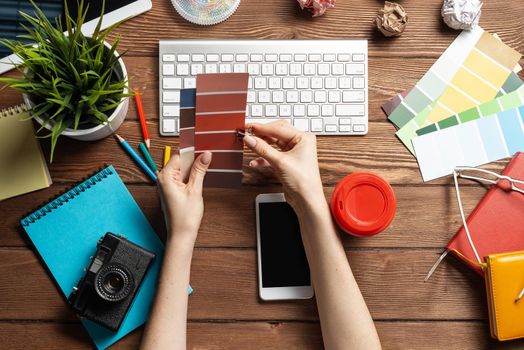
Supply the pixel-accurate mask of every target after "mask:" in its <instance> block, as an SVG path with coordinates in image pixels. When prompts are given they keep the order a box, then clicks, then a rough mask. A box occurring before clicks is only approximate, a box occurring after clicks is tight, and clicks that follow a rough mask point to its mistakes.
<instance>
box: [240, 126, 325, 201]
mask: <svg viewBox="0 0 524 350" xmlns="http://www.w3.org/2000/svg"><path fill="white" fill-rule="evenodd" d="M246 129H248V130H251V131H252V133H253V134H254V135H256V136H250V135H246V136H245V137H244V143H245V144H246V145H247V146H248V147H249V148H250V149H251V150H252V151H253V152H255V153H256V154H257V155H258V156H259V158H257V159H255V160H252V161H251V162H250V163H249V166H250V167H253V168H257V169H259V170H263V169H264V168H268V167H269V168H271V169H272V170H273V171H274V173H275V175H276V176H277V178H278V179H279V180H280V181H281V182H282V185H283V186H284V193H285V196H286V199H287V201H288V202H289V203H290V204H291V205H292V206H293V207H294V208H295V210H297V209H298V208H297V206H300V204H302V203H303V202H304V201H305V202H309V201H313V202H316V201H318V200H320V199H321V200H323V201H325V197H324V192H323V189H322V181H321V179H320V172H319V169H318V160H317V142H316V137H315V135H313V134H311V133H305V132H301V131H299V130H297V129H295V128H294V127H293V126H291V124H289V123H288V122H286V121H284V120H281V121H276V122H272V123H269V124H248V125H246ZM272 144H275V145H277V146H278V147H279V148H280V150H277V149H275V148H274V147H272V146H271V145H272Z"/></svg>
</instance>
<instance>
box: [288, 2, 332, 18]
mask: <svg viewBox="0 0 524 350" xmlns="http://www.w3.org/2000/svg"><path fill="white" fill-rule="evenodd" d="M297 1H298V3H299V5H300V8H302V10H303V9H309V10H310V11H311V12H313V17H318V16H322V15H323V14H324V12H326V10H327V9H328V8H331V7H335V0H297Z"/></svg>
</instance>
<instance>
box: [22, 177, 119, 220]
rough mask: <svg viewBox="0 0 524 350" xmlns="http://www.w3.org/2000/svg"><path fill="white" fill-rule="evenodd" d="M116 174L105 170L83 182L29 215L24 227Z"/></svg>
mask: <svg viewBox="0 0 524 350" xmlns="http://www.w3.org/2000/svg"><path fill="white" fill-rule="evenodd" d="M114 173H115V170H114V169H113V167H108V168H105V169H103V170H102V171H100V172H99V173H97V174H95V175H93V176H92V177H90V178H89V179H87V180H85V181H84V182H82V183H81V184H80V185H77V186H75V187H73V188H72V189H70V190H69V191H67V192H66V193H64V194H63V195H61V196H59V197H58V198H56V199H54V200H52V201H51V202H49V203H48V204H47V205H45V206H43V207H42V208H40V209H38V210H35V211H34V212H33V213H32V214H29V215H28V216H27V217H25V218H24V219H22V221H21V223H22V226H24V227H27V226H29V225H31V224H33V223H34V222H35V221H37V220H40V219H41V218H42V217H44V216H46V215H47V214H49V213H51V212H52V211H53V210H55V209H57V208H59V207H61V206H63V205H64V203H68V202H69V201H70V200H72V199H74V198H76V197H78V196H80V195H81V194H82V193H83V192H85V191H86V190H88V189H90V188H91V187H93V186H95V185H96V184H97V183H99V182H100V181H102V180H103V179H105V178H106V177H108V176H109V175H113V174H114Z"/></svg>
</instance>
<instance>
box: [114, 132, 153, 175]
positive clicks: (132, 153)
mask: <svg viewBox="0 0 524 350" xmlns="http://www.w3.org/2000/svg"><path fill="white" fill-rule="evenodd" d="M115 137H116V139H117V140H118V142H120V145H122V148H123V149H124V150H125V151H126V152H127V154H129V155H130V156H131V158H133V160H134V161H135V162H136V164H138V166H139V167H140V168H142V171H144V172H145V173H146V175H147V176H149V178H150V179H151V180H152V181H153V182H156V174H155V173H154V172H153V171H152V170H151V169H150V168H149V166H148V165H147V164H146V163H145V162H144V161H143V160H142V158H140V156H139V155H138V153H136V152H135V150H134V149H133V147H131V146H130V145H129V143H127V141H126V140H124V138H122V137H121V136H120V135H118V134H115Z"/></svg>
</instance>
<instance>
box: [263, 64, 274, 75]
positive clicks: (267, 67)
mask: <svg viewBox="0 0 524 350" xmlns="http://www.w3.org/2000/svg"><path fill="white" fill-rule="evenodd" d="M274 74H275V67H274V66H273V65H272V64H271V63H262V75H274Z"/></svg>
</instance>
